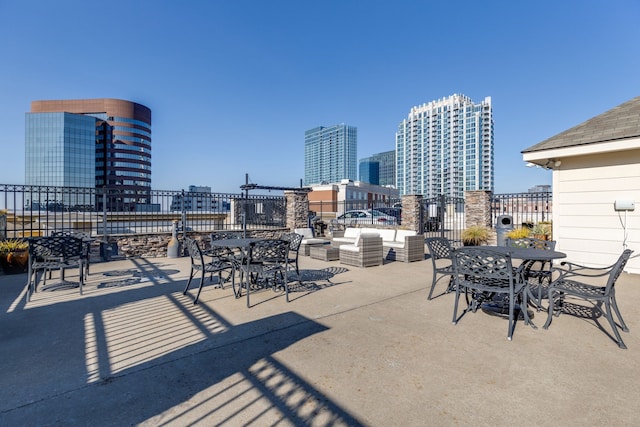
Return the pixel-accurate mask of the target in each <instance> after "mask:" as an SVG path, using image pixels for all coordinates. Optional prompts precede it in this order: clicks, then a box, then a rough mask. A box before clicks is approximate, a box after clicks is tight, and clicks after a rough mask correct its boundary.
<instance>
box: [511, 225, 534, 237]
mask: <svg viewBox="0 0 640 427" xmlns="http://www.w3.org/2000/svg"><path fill="white" fill-rule="evenodd" d="M530 233H531V229H530V228H529V227H518V228H514V229H513V230H511V231H509V232H508V233H507V237H508V238H510V239H514V240H515V239H523V238H525V237H529V234H530Z"/></svg>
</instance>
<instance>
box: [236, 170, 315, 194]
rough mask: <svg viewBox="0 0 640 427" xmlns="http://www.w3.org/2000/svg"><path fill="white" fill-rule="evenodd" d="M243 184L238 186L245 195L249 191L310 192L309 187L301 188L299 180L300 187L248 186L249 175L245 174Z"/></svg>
mask: <svg viewBox="0 0 640 427" xmlns="http://www.w3.org/2000/svg"><path fill="white" fill-rule="evenodd" d="M244 180H245V183H244V185H241V186H240V189H241V190H243V191H244V192H245V194H249V191H250V190H269V191H271V190H281V191H297V192H301V193H309V192H311V191H312V189H311V188H309V187H303V186H302V180H300V187H279V186H273V185H259V184H249V174H245V178H244Z"/></svg>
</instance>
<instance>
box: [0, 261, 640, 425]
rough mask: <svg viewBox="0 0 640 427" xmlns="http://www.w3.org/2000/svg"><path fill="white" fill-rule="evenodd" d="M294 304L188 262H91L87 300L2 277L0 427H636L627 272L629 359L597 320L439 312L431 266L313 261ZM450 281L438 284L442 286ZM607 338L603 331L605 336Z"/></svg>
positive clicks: (637, 353) (621, 292)
mask: <svg viewBox="0 0 640 427" xmlns="http://www.w3.org/2000/svg"><path fill="white" fill-rule="evenodd" d="M300 268H301V270H302V271H301V275H302V279H303V282H302V284H298V283H294V284H293V286H292V288H293V292H292V293H291V299H292V301H291V302H290V303H286V302H285V299H284V296H283V295H282V294H280V293H274V292H272V291H270V290H269V291H261V292H257V293H255V294H252V303H253V304H255V305H254V306H253V307H252V308H249V309H247V307H246V305H245V300H244V299H240V300H236V299H235V298H234V296H233V293H232V291H231V288H230V286H226V287H225V288H224V289H219V288H214V287H213V286H206V287H205V288H204V290H203V292H202V294H201V296H200V304H199V305H193V303H192V299H191V297H190V296H184V295H182V290H183V288H184V286H185V283H186V279H187V277H188V272H189V259H188V258H177V259H170V258H136V259H127V260H120V261H112V262H108V263H96V264H92V266H91V274H90V275H89V278H88V282H87V286H86V288H85V292H84V295H82V296H81V295H79V292H78V291H77V290H76V289H73V290H59V291H55V292H38V293H36V294H35V295H34V296H33V298H32V300H31V301H30V302H29V303H25V299H24V295H23V290H24V283H25V280H26V277H25V276H26V275H24V274H22V275H12V276H2V275H0V290H1V292H0V303H1V304H2V307H3V310H2V313H1V314H0V343H1V345H0V360H2V366H3V372H2V375H1V376H0V397H1V398H0V424H1V425H25V424H30V425H39V426H43V425H65V426H69V425H86V424H87V423H88V422H89V420H90V423H91V424H92V425H97V426H100V425H118V426H122V425H153V426H157V425H192V424H196V423H200V424H203V425H214V424H215V425H248V424H251V425H335V426H338V425H371V426H388V425H405V426H413V425H415V426H422V425H427V424H431V425H454V424H455V425H476V424H480V425H507V424H508V425H512V424H513V423H514V422H516V420H517V423H518V424H522V425H525V426H526V425H536V426H540V425H554V426H555V425H585V424H588V425H599V424H605V423H606V424H610V425H631V424H633V423H634V422H635V420H636V418H637V413H636V412H637V411H636V405H637V397H638V396H639V395H640V382H639V381H638V378H640V364H638V359H639V358H640V334H639V332H638V331H639V330H640V305H639V304H638V301H639V300H640V286H638V285H640V277H638V276H634V275H628V274H623V275H622V276H621V278H620V279H619V282H618V285H617V295H618V300H619V303H620V310H621V311H622V314H623V316H624V318H625V320H626V322H627V324H628V325H629V328H630V329H631V332H630V333H623V337H624V340H625V342H626V344H627V346H628V350H621V349H619V348H618V346H617V345H616V344H615V343H614V341H613V340H612V339H611V338H610V337H609V336H607V335H606V333H605V332H603V331H602V330H600V329H599V328H598V326H597V323H595V322H594V320H592V319H586V318H579V317H574V316H570V315H566V314H563V315H561V316H560V317H558V318H554V321H553V323H552V325H551V327H550V328H549V329H548V330H543V329H542V328H541V326H542V324H543V323H544V318H545V313H535V314H536V316H535V318H534V322H535V323H536V324H537V325H538V326H539V328H538V329H537V330H534V329H532V328H530V327H528V326H525V325H523V323H522V322H518V324H517V326H516V330H515V333H514V337H513V341H507V339H506V332H507V331H506V330H507V325H506V320H504V319H501V318H497V317H492V316H488V315H486V314H484V313H482V312H480V311H478V312H477V313H468V314H466V315H465V316H464V317H463V318H462V320H460V322H459V323H458V324H457V325H456V326H454V325H452V324H451V318H452V314H453V297H454V295H453V294H446V295H443V296H440V297H438V298H435V299H434V300H432V301H427V294H428V292H429V286H430V283H431V262H430V261H429V260H424V261H419V262H414V263H410V264H405V263H401V262H386V263H385V265H382V266H379V267H371V268H364V269H359V268H354V267H347V266H344V265H341V264H339V262H337V261H335V262H323V261H318V260H314V259H311V258H308V257H301V259H300ZM441 282H443V281H441ZM601 323H602V325H603V327H604V330H608V329H607V328H608V325H607V324H606V321H605V322H601Z"/></svg>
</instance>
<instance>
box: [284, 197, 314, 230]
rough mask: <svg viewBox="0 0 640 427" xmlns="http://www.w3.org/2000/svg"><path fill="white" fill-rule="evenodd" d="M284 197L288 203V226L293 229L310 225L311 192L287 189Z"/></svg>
mask: <svg viewBox="0 0 640 427" xmlns="http://www.w3.org/2000/svg"><path fill="white" fill-rule="evenodd" d="M284 199H285V203H286V205H287V208H286V209H287V217H286V227H287V228H288V229H289V230H291V231H293V230H294V229H295V228H306V227H308V226H309V193H308V192H307V191H296V190H292V191H285V192H284Z"/></svg>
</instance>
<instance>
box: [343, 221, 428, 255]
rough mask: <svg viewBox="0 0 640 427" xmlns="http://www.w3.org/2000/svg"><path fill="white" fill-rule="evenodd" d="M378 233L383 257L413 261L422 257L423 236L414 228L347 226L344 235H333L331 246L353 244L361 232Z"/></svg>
mask: <svg viewBox="0 0 640 427" xmlns="http://www.w3.org/2000/svg"><path fill="white" fill-rule="evenodd" d="M364 233H366V234H378V235H379V236H380V237H382V247H383V258H386V259H388V260H393V261H402V262H413V261H420V260H422V259H424V237H423V236H421V235H419V234H417V233H416V232H415V231H414V230H400V229H395V228H368V227H363V228H355V227H347V228H346V229H345V231H344V235H343V236H341V237H334V238H333V240H332V241H331V244H332V245H333V246H338V247H339V246H342V245H353V244H354V243H355V242H356V239H357V238H358V236H359V235H361V234H364Z"/></svg>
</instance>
